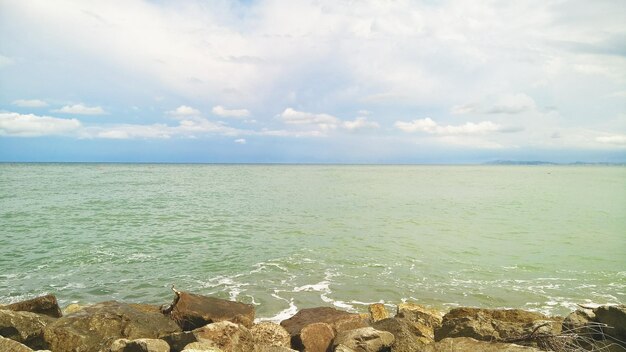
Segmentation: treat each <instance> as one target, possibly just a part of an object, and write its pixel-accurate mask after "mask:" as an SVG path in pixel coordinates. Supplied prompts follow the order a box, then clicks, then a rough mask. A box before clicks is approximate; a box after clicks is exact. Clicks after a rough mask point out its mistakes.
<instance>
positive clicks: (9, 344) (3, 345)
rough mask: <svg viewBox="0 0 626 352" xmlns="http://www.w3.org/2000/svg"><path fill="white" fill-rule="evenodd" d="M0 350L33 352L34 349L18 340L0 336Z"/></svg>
mask: <svg viewBox="0 0 626 352" xmlns="http://www.w3.org/2000/svg"><path fill="white" fill-rule="evenodd" d="M0 351H2V352H33V350H32V349H31V348H29V347H27V346H25V345H23V344H21V343H19V342H17V341H14V340H11V339H7V338H4V337H2V336H0Z"/></svg>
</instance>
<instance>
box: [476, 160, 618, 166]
mask: <svg viewBox="0 0 626 352" xmlns="http://www.w3.org/2000/svg"><path fill="white" fill-rule="evenodd" d="M485 165H580V166H583V165H596V166H626V163H609V162H586V161H576V162H573V163H555V162H552V161H539V160H521V161H517V160H495V161H489V162H486V163H485Z"/></svg>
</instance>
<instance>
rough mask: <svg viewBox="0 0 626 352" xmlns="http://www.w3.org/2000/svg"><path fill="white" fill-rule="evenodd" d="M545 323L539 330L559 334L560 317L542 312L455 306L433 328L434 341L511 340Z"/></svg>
mask: <svg viewBox="0 0 626 352" xmlns="http://www.w3.org/2000/svg"><path fill="white" fill-rule="evenodd" d="M544 323H547V324H548V325H547V326H545V327H542V328H541V329H540V330H539V331H538V332H539V333H555V334H558V333H560V331H561V323H562V319H558V318H550V317H548V316H545V315H543V314H541V313H536V312H528V311H524V310H521V309H480V308H455V309H452V310H451V311H450V312H449V313H448V314H446V315H445V316H444V317H443V322H442V325H441V327H440V328H438V329H436V330H435V340H436V341H439V340H442V339H444V338H446V337H471V338H473V339H476V340H482V341H501V340H505V339H514V338H520V337H523V336H525V335H528V334H530V333H531V332H532V331H533V330H534V329H535V328H536V327H538V326H539V325H542V324H544Z"/></svg>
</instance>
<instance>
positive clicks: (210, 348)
mask: <svg viewBox="0 0 626 352" xmlns="http://www.w3.org/2000/svg"><path fill="white" fill-rule="evenodd" d="M183 351H184V352H224V350H222V349H220V348H219V347H217V346H215V344H214V343H213V342H208V341H205V342H192V343H190V344H188V345H187V346H185V348H184V349H183Z"/></svg>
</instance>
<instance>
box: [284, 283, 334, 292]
mask: <svg viewBox="0 0 626 352" xmlns="http://www.w3.org/2000/svg"><path fill="white" fill-rule="evenodd" d="M329 286H330V282H328V281H320V282H318V283H316V284H312V285H304V286H300V287H294V288H293V292H302V291H317V292H326V291H330V287H329Z"/></svg>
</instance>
